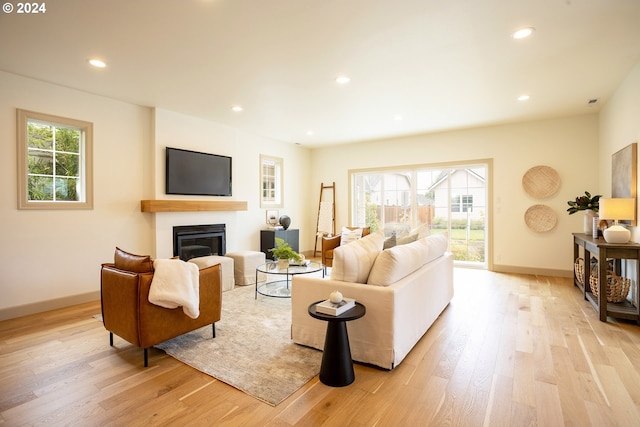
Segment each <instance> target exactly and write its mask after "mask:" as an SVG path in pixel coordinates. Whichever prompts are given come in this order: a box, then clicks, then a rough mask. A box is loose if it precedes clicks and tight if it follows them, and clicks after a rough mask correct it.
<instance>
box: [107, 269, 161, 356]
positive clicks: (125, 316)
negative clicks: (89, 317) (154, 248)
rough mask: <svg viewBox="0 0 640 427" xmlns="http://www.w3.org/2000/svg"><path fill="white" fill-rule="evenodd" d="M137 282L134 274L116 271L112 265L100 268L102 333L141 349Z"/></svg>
mask: <svg viewBox="0 0 640 427" xmlns="http://www.w3.org/2000/svg"><path fill="white" fill-rule="evenodd" d="M149 274H151V273H149ZM138 279H139V275H138V274H137V273H132V272H130V271H124V270H119V269H117V268H115V266H114V265H113V264H103V265H102V269H101V271H100V303H101V308H102V322H103V324H104V327H105V329H107V330H108V331H109V332H113V333H114V334H116V335H118V336H119V337H122V338H123V339H125V340H127V341H129V342H130V343H131V344H133V345H137V346H140V339H139V336H138V325H139V317H138V290H139V289H138V288H139V282H138Z"/></svg>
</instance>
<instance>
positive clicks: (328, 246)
mask: <svg viewBox="0 0 640 427" xmlns="http://www.w3.org/2000/svg"><path fill="white" fill-rule="evenodd" d="M341 238H342V236H340V235H339V234H338V235H336V236H331V237H323V238H322V252H321V254H322V263H323V264H324V265H326V266H328V267H331V261H330V260H332V259H333V257H330V258H329V257H327V251H332V250H334V249H335V248H337V247H338V246H340V239H341ZM327 262H329V264H327Z"/></svg>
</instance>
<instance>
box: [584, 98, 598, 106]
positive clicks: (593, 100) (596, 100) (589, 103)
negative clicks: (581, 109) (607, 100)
mask: <svg viewBox="0 0 640 427" xmlns="http://www.w3.org/2000/svg"><path fill="white" fill-rule="evenodd" d="M597 103H598V98H592V99H590V100H588V101H587V107H593V106H594V105H596V104H597Z"/></svg>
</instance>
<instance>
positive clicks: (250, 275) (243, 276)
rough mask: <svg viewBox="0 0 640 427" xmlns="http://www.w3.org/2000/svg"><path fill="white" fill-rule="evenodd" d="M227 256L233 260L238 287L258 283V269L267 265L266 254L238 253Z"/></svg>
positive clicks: (254, 252)
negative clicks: (261, 265) (262, 265)
mask: <svg viewBox="0 0 640 427" xmlns="http://www.w3.org/2000/svg"><path fill="white" fill-rule="evenodd" d="M225 256H227V257H229V258H232V259H233V262H234V275H235V279H236V284H237V285H242V286H246V285H253V284H255V283H256V267H257V266H259V265H260V264H264V263H265V259H266V257H265V255H264V252H256V251H236V252H227V253H226V254H225ZM262 280H263V279H260V281H262Z"/></svg>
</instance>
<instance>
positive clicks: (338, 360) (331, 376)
mask: <svg viewBox="0 0 640 427" xmlns="http://www.w3.org/2000/svg"><path fill="white" fill-rule="evenodd" d="M320 302H322V301H316V302H314V303H313V304H311V305H310V306H309V315H310V316H311V317H314V318H316V319H319V320H324V321H326V322H327V334H326V336H325V338H324V351H323V352H322V365H321V366H320V381H321V382H322V383H323V384H326V385H328V386H331V387H344V386H347V385H349V384H351V383H352V382H353V381H354V380H355V379H356V376H355V374H354V373H353V361H352V360H351V348H350V347H349V335H348V334H347V323H346V322H348V321H349V320H356V319H359V318H361V317H362V316H364V315H365V313H366V312H367V309H366V307H365V306H364V305H362V304H360V303H359V302H356V306H355V307H353V308H351V309H349V310H347V311H345V312H344V313H342V314H340V315H339V316H332V315H330V314H324V313H318V312H317V311H316V304H318V303H320Z"/></svg>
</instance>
